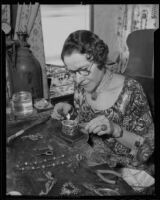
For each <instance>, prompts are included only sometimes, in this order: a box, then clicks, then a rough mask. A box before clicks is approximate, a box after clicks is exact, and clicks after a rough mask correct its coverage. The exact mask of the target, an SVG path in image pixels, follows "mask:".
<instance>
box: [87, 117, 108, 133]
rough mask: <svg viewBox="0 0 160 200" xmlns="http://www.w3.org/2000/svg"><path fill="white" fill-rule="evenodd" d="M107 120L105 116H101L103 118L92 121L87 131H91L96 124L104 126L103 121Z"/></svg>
mask: <svg viewBox="0 0 160 200" xmlns="http://www.w3.org/2000/svg"><path fill="white" fill-rule="evenodd" d="M104 120H106V118H105V116H104V115H101V116H98V117H96V118H94V119H92V120H91V121H90V122H89V123H88V125H87V126H86V129H88V130H89V129H90V127H93V126H94V125H95V124H102V123H103V121H104Z"/></svg>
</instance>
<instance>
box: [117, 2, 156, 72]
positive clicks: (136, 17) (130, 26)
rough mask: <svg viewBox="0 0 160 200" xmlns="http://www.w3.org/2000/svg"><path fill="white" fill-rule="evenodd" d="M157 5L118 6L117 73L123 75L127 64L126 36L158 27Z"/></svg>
mask: <svg viewBox="0 0 160 200" xmlns="http://www.w3.org/2000/svg"><path fill="white" fill-rule="evenodd" d="M158 20H159V5H158V4H142V5H140V4H134V5H129V4H123V5H119V15H118V18H117V28H116V30H117V37H118V43H119V50H120V54H119V59H118V62H119V63H118V68H119V69H118V71H119V72H121V73H123V72H124V71H125V69H126V65H127V62H128V57H129V51H128V47H127V44H126V39H127V36H128V35H129V34H130V33H131V32H133V31H136V30H140V29H157V28H158V27H159V21H158Z"/></svg>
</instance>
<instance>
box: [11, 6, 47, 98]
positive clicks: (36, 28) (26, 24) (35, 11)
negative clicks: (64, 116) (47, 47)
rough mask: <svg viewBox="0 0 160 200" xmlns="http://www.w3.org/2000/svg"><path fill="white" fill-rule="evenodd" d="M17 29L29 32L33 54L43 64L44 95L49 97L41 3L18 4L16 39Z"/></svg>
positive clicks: (15, 37)
mask: <svg viewBox="0 0 160 200" xmlns="http://www.w3.org/2000/svg"><path fill="white" fill-rule="evenodd" d="M17 31H24V32H27V33H28V35H29V38H28V43H29V44H30V49H31V51H32V53H33V55H34V56H35V57H36V58H37V60H38V61H39V62H40V64H41V68H42V77H43V92H44V97H45V98H48V84H47V75H46V70H45V55H44V46H43V35H42V24H41V13H40V5H39V3H35V4H33V5H32V4H31V3H30V4H18V9H17V18H16V26H15V34H14V39H17V34H16V32H17Z"/></svg>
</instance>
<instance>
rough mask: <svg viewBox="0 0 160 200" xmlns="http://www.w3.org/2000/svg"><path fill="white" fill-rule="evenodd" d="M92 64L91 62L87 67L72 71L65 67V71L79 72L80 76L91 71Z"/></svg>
mask: <svg viewBox="0 0 160 200" xmlns="http://www.w3.org/2000/svg"><path fill="white" fill-rule="evenodd" d="M92 66H93V63H91V65H90V66H89V67H85V68H79V69H78V70H75V71H73V70H68V69H67V68H66V71H67V73H69V74H76V73H78V74H80V75H81V76H88V75H89V74H90V73H91V68H92Z"/></svg>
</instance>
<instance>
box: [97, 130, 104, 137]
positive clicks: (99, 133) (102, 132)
mask: <svg viewBox="0 0 160 200" xmlns="http://www.w3.org/2000/svg"><path fill="white" fill-rule="evenodd" d="M105 134H106V132H105V131H99V132H98V133H97V135H98V136H101V135H105Z"/></svg>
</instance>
